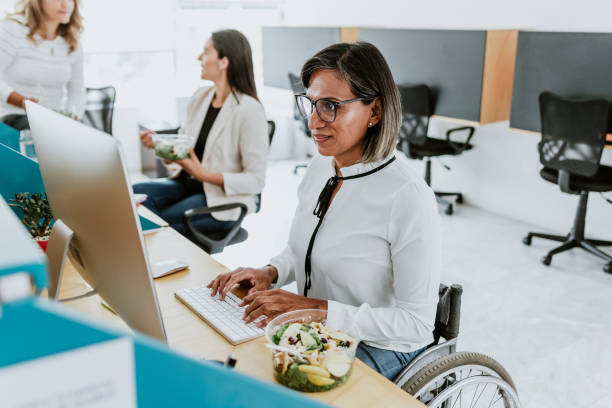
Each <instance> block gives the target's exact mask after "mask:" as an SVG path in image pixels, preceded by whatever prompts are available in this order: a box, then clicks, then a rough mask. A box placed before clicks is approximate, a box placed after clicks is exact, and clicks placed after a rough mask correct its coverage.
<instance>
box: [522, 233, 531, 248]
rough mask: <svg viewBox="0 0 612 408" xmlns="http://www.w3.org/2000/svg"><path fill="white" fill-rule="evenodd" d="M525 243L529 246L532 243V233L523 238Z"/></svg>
mask: <svg viewBox="0 0 612 408" xmlns="http://www.w3.org/2000/svg"><path fill="white" fill-rule="evenodd" d="M523 244H525V245H527V246H529V245H531V235H527V236H525V237H524V238H523Z"/></svg>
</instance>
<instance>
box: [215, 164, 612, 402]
mask: <svg viewBox="0 0 612 408" xmlns="http://www.w3.org/2000/svg"><path fill="white" fill-rule="evenodd" d="M294 164H295V163H294V162H277V163H272V164H271V165H270V166H269V172H268V179H267V186H266V189H265V190H264V193H263V204H262V211H261V212H260V213H259V214H254V215H251V216H249V217H247V219H246V220H245V223H244V226H245V228H246V229H247V230H248V231H249V234H250V236H249V239H248V240H247V241H246V242H244V243H242V244H239V245H235V246H232V247H228V248H226V250H225V251H224V252H223V253H222V254H219V255H215V258H216V259H218V260H219V261H220V262H222V263H224V264H225V265H227V266H228V267H230V268H235V267H238V266H247V265H249V266H250V265H252V266H259V265H264V264H266V263H267V261H268V259H269V258H270V257H271V256H273V255H275V254H276V253H278V252H280V251H281V250H282V249H283V247H284V243H285V242H286V238H287V234H288V231H289V226H290V222H291V218H292V216H293V211H294V208H295V205H296V197H295V192H296V188H297V185H298V183H299V181H300V179H301V173H300V175H298V176H295V175H294V174H293V166H294ZM302 171H303V170H302ZM468 199H469V197H468ZM442 220H443V221H442V225H443V231H444V243H443V245H444V253H443V260H442V281H443V282H445V283H460V284H462V285H463V288H464V296H463V305H462V309H461V313H462V314H461V319H462V321H461V333H460V336H459V345H458V350H459V351H461V350H464V351H477V352H481V353H484V354H487V355H489V356H491V357H493V358H495V359H497V360H498V361H499V362H500V363H501V364H502V365H503V366H504V367H505V368H506V369H507V370H508V372H509V373H510V374H511V376H512V377H513V379H514V382H515V384H516V386H517V388H518V391H519V396H520V398H521V400H522V402H523V405H524V407H526V408H559V407H568V408H582V407H597V408H603V407H612V275H607V274H604V273H603V272H602V269H601V268H602V266H603V264H602V262H601V261H600V260H598V259H597V258H595V257H593V256H591V255H589V254H587V253H585V252H583V251H580V250H573V251H571V252H569V253H564V254H560V255H557V256H555V257H554V259H553V263H552V265H551V266H550V267H546V266H544V265H542V264H541V263H540V262H539V259H540V257H541V256H542V255H543V254H544V253H545V252H546V251H547V250H548V249H549V248H551V247H552V246H553V245H554V244H553V243H551V242H546V241H543V240H537V239H534V241H533V245H532V246H531V247H526V246H524V245H523V244H522V242H521V238H522V236H523V235H524V234H525V233H526V232H527V231H528V230H532V231H533V230H536V231H537V230H540V228H537V227H533V226H531V225H527V224H524V223H522V222H518V221H514V220H509V219H506V218H502V217H499V216H496V215H493V214H490V213H487V212H484V211H482V210H478V209H475V208H471V207H469V206H461V207H459V208H457V210H456V211H455V214H454V215H453V216H451V217H449V216H445V215H443V216H442ZM556 232H557V233H561V232H562V231H556ZM611 235H612V232H611Z"/></svg>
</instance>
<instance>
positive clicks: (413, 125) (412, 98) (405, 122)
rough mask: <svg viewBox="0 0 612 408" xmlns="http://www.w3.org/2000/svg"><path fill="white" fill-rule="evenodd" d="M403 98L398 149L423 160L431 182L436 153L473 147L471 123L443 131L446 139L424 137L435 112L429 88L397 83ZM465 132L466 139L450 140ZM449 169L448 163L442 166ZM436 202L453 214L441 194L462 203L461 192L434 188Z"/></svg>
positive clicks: (449, 213) (426, 176) (454, 154)
mask: <svg viewBox="0 0 612 408" xmlns="http://www.w3.org/2000/svg"><path fill="white" fill-rule="evenodd" d="M398 90H399V93H400V97H401V100H402V127H401V128H400V134H399V142H398V149H399V150H401V151H402V152H404V154H406V156H408V157H410V158H411V159H418V160H423V159H424V160H425V181H426V182H427V184H428V185H431V158H432V157H435V156H444V155H453V156H456V155H458V154H461V153H463V151H464V150H469V149H471V148H472V145H470V140H471V139H472V136H473V135H474V127H473V126H461V127H458V128H454V129H450V130H448V131H447V132H446V140H442V139H436V138H432V137H429V136H427V133H428V130H429V120H430V118H431V115H432V114H433V111H434V101H433V98H432V95H431V90H430V89H429V87H428V86H427V85H416V86H402V85H399V86H398ZM460 131H467V132H468V135H467V138H466V140H465V142H458V141H453V140H451V137H450V136H451V134H453V133H455V132H460ZM444 167H446V168H447V169H450V167H448V166H446V165H445V166H444ZM435 193H436V199H437V200H438V203H440V204H443V205H444V206H445V212H446V214H448V215H451V214H452V213H453V204H452V203H451V202H450V201H448V200H446V199H445V198H444V197H448V196H456V197H457V199H456V202H457V203H462V202H463V195H462V194H461V193H459V192H440V191H436V192H435Z"/></svg>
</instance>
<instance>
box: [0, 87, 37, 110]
mask: <svg viewBox="0 0 612 408" xmlns="http://www.w3.org/2000/svg"><path fill="white" fill-rule="evenodd" d="M26 101H32V102H34V103H38V99H36V98H28V97H25V96H23V95H22V94H20V93H19V92H17V91H13V92H11V93H10V94H9V96H8V98H7V99H6V102H7V103H9V104H11V105H13V106H16V107H18V108H21V109H25V103H26Z"/></svg>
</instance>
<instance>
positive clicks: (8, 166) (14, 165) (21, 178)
mask: <svg viewBox="0 0 612 408" xmlns="http://www.w3.org/2000/svg"><path fill="white" fill-rule="evenodd" d="M0 125H4V124H2V123H0ZM4 126H6V125H4ZM11 129H12V128H11ZM0 132H1V130H0ZM17 150H19V142H17ZM25 192H28V193H30V194H33V193H44V192H45V185H44V183H43V179H42V175H41V174H40V166H39V165H38V162H36V161H35V160H32V159H31V158H29V157H27V156H24V155H23V154H21V153H19V151H15V150H13V149H11V148H10V147H8V146H7V145H4V144H2V143H1V142H0V196H2V198H4V200H5V201H7V202H8V201H9V200H10V199H12V198H14V197H15V193H25ZM11 208H13V211H14V212H15V214H17V216H19V217H20V218H21V216H22V215H23V214H21V210H19V209H16V208H14V207H11ZM51 210H53V209H51ZM140 223H141V225H142V230H143V231H147V230H154V229H157V228H159V227H160V226H159V225H157V224H156V223H154V222H152V221H149V220H147V219H146V218H143V217H140Z"/></svg>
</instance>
